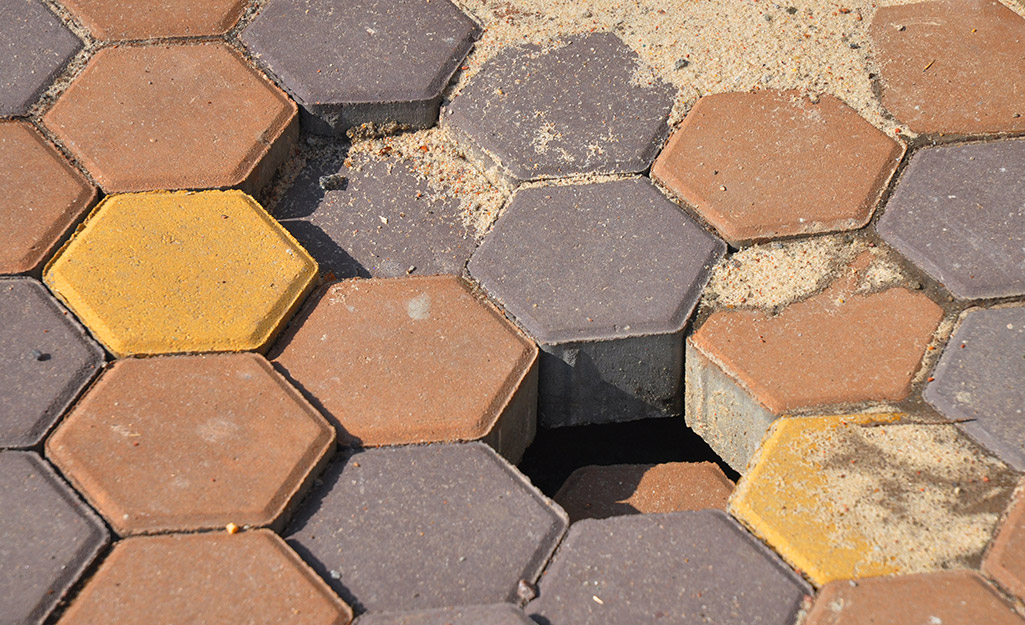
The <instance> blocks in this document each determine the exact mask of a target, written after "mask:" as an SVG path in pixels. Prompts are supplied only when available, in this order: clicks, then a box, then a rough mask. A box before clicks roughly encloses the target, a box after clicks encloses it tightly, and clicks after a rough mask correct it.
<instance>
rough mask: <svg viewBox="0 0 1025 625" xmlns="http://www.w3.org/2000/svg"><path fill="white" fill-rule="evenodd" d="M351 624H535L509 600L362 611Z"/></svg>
mask: <svg viewBox="0 0 1025 625" xmlns="http://www.w3.org/2000/svg"><path fill="white" fill-rule="evenodd" d="M355 625H536V624H535V623H534V621H532V620H530V619H529V618H527V615H526V614H525V613H524V612H523V610H521V609H519V608H517V607H515V606H513V605H512V604H509V603H503V604H496V605H475V606H466V607H455V608H442V609H438V610H420V611H417V612H398V613H395V612H393V613H389V614H366V615H364V616H361V617H360V618H359V619H357V620H356V623H355Z"/></svg>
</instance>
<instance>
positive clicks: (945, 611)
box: [804, 571, 1025, 625]
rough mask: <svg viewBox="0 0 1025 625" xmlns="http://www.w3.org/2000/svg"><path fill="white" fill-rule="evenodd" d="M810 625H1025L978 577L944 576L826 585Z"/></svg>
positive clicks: (956, 573)
mask: <svg viewBox="0 0 1025 625" xmlns="http://www.w3.org/2000/svg"><path fill="white" fill-rule="evenodd" d="M804 623H805V625H866V624H868V623H922V624H923V625H974V624H975V623H987V624H988V625H1025V619H1022V617H1021V616H1019V615H1018V614H1016V613H1015V611H1014V608H1013V607H1011V605H1010V604H1009V603H1007V602H1006V601H1005V600H1004V599H1003V598H1001V597H1000V595H999V594H998V593H997V592H996V591H995V590H993V587H992V586H990V585H989V584H988V583H986V580H984V579H982V578H981V577H979V575H978V573H974V572H971V571H942V572H939V573H922V574H918V575H901V576H898V577H876V578H871V579H863V580H860V581H859V582H858V583H856V584H852V583H851V582H850V581H847V580H842V581H835V582H830V583H829V584H826V585H825V586H824V587H823V588H822V591H821V592H820V593H819V595H818V598H817V599H816V600H815V606H814V607H813V608H812V609H811V612H810V613H809V614H808V618H807V620H806V621H805V622H804Z"/></svg>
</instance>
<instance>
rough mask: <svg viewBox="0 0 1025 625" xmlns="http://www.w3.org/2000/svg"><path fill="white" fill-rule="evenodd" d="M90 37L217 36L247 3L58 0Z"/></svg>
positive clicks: (228, 0) (234, 0)
mask: <svg viewBox="0 0 1025 625" xmlns="http://www.w3.org/2000/svg"><path fill="white" fill-rule="evenodd" d="M61 1H62V4H64V6H66V7H67V8H68V9H70V10H71V12H72V13H73V14H74V15H75V17H77V18H78V19H80V20H82V22H83V23H84V24H85V26H86V27H87V28H88V29H89V32H90V33H91V34H92V36H93V37H96V38H97V39H107V40H115V41H120V40H125V39H153V38H156V37H198V36H202V35H221V34H224V33H226V32H227V31H228V30H230V29H231V27H232V26H234V25H235V22H237V21H238V18H239V17H240V16H241V15H242V10H243V9H244V8H245V7H246V5H247V4H249V0H159V1H157V2H155V1H154V0H61Z"/></svg>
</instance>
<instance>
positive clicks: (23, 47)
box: [0, 0, 82, 116]
mask: <svg viewBox="0 0 1025 625" xmlns="http://www.w3.org/2000/svg"><path fill="white" fill-rule="evenodd" d="M81 48H82V41H81V40H80V39H79V38H78V37H76V36H75V35H74V34H73V33H72V32H71V31H70V30H68V28H67V27H66V26H64V24H62V23H61V21H60V20H59V19H58V18H57V16H56V15H54V14H53V13H52V12H50V9H49V8H47V6H46V4H44V3H43V2H40V1H39V0H2V1H0V116H7V115H26V114H28V112H29V109H30V108H31V107H32V105H33V104H35V102H36V100H38V99H39V96H40V95H42V93H43V91H45V90H46V88H47V87H49V86H50V83H52V82H53V80H54V78H56V77H57V74H58V73H60V71H61V70H62V69H63V68H64V66H65V65H66V64H67V63H68V61H69V60H71V57H73V56H74V55H75V54H76V53H77V52H78V51H79V50H80V49H81Z"/></svg>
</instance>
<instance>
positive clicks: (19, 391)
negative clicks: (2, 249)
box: [0, 278, 104, 448]
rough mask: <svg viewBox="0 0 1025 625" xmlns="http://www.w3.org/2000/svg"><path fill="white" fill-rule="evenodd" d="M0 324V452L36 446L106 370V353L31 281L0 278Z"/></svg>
mask: <svg viewBox="0 0 1025 625" xmlns="http://www.w3.org/2000/svg"><path fill="white" fill-rule="evenodd" d="M0 320H2V322H0V362H2V365H0V448H4V447H32V446H35V445H36V444H38V443H39V441H41V440H42V439H43V436H44V435H45V434H46V432H47V431H48V430H49V429H50V427H51V426H52V425H53V424H54V423H55V422H56V421H57V420H58V419H60V418H61V416H62V415H63V413H64V411H65V410H67V408H68V406H70V405H71V403H72V402H73V401H74V400H75V397H77V396H78V394H79V392H81V390H82V389H83V388H84V387H85V386H86V385H87V384H88V383H89V381H90V380H92V379H93V377H94V376H95V375H96V373H97V372H98V371H99V370H100V368H101V367H102V366H103V358H104V356H103V350H102V349H100V346H99V345H97V344H96V342H95V341H93V340H92V339H91V338H90V337H89V335H88V334H86V331H85V329H84V328H82V326H81V325H79V324H78V322H77V321H75V318H74V317H72V316H71V315H69V314H68V311H67V310H65V309H64V307H63V306H61V305H60V304H58V303H57V301H56V300H54V298H53V297H52V296H51V295H50V294H49V293H48V292H47V290H46V289H45V288H44V287H43V285H42V284H40V283H39V282H36V281H35V280H33V279H31V278H0Z"/></svg>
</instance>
